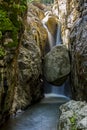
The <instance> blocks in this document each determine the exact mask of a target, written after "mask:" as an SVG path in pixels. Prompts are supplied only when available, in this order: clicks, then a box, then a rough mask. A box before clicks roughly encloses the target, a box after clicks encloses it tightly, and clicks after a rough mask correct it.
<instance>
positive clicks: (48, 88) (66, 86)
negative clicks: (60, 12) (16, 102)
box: [42, 16, 71, 97]
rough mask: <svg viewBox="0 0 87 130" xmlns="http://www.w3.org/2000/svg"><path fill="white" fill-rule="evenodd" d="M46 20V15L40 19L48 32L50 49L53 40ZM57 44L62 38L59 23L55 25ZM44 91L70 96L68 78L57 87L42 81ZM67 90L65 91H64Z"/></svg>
mask: <svg viewBox="0 0 87 130" xmlns="http://www.w3.org/2000/svg"><path fill="white" fill-rule="evenodd" d="M47 20H48V16H47V17H45V18H44V19H43V21H42V23H43V25H44V27H45V28H46V30H47V32H48V39H49V46H50V49H52V47H53V46H55V41H54V38H53V36H52V34H51V33H50V32H49V30H48V28H47V26H46V25H45V22H47ZM59 44H62V38H61V23H59V24H58V27H57V35H56V46H58V45H59ZM44 88H45V89H44V91H45V93H46V94H52V95H53V94H54V96H55V95H56V96H59V97H60V96H61V97H70V95H71V94H70V89H69V88H70V87H69V80H67V81H66V82H65V83H64V84H63V85H61V86H59V87H57V86H54V85H52V84H49V83H47V82H46V81H45V83H44ZM66 91H67V92H66Z"/></svg>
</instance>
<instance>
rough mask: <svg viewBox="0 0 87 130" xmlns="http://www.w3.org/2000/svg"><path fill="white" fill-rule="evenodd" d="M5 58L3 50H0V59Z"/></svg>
mask: <svg viewBox="0 0 87 130" xmlns="http://www.w3.org/2000/svg"><path fill="white" fill-rule="evenodd" d="M4 56H5V50H4V49H3V48H0V58H1V57H4Z"/></svg>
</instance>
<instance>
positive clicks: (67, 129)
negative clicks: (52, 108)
mask: <svg viewBox="0 0 87 130" xmlns="http://www.w3.org/2000/svg"><path fill="white" fill-rule="evenodd" d="M60 111H61V115H60V119H59V125H58V130H86V129H87V103H86V102H81V101H74V100H71V101H69V102H67V103H66V104H63V105H61V106H60Z"/></svg>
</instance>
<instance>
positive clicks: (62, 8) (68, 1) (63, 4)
mask: <svg viewBox="0 0 87 130" xmlns="http://www.w3.org/2000/svg"><path fill="white" fill-rule="evenodd" d="M56 8H57V10H56V12H55V11H54V10H55V9H56ZM53 12H54V13H55V14H56V15H58V16H59V20H60V22H61V24H62V38H63V43H65V45H66V46H67V47H68V48H69V49H70V55H71V85H72V92H73V98H74V99H76V100H87V96H86V95H87V93H86V91H87V88H86V84H87V63H86V62H87V58H86V55H87V48H86V46H87V26H86V24H87V1H86V0H78V1H76V0H55V6H54V7H53Z"/></svg>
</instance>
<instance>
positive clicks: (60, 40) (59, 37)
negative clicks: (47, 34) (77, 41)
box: [56, 23, 62, 45]
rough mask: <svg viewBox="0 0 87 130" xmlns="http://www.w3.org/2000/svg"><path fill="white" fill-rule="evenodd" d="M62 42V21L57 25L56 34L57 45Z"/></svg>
mask: <svg viewBox="0 0 87 130" xmlns="http://www.w3.org/2000/svg"><path fill="white" fill-rule="evenodd" d="M58 44H62V38H61V23H59V24H58V27H57V35H56V45H58Z"/></svg>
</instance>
